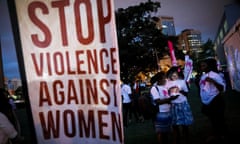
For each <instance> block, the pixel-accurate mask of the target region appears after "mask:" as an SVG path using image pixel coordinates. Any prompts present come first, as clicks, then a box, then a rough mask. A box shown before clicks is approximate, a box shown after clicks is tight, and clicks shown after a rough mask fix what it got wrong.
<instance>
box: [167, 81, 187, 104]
mask: <svg viewBox="0 0 240 144" xmlns="http://www.w3.org/2000/svg"><path fill="white" fill-rule="evenodd" d="M166 87H167V88H168V89H169V88H171V87H177V88H178V89H179V91H184V92H188V87H187V84H186V81H185V80H182V79H179V80H174V81H168V82H167V85H166ZM179 91H178V92H175V93H170V96H174V95H179V96H178V98H176V99H175V100H172V101H171V102H172V103H182V102H184V101H187V97H186V96H184V95H183V94H182V93H180V92H179Z"/></svg>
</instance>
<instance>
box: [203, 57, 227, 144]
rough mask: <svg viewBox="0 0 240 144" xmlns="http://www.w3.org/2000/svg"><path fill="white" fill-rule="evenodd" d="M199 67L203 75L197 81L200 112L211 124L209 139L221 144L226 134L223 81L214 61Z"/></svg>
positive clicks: (209, 60) (206, 62)
mask: <svg viewBox="0 0 240 144" xmlns="http://www.w3.org/2000/svg"><path fill="white" fill-rule="evenodd" d="M199 66H200V70H201V72H202V73H203V74H202V76H201V78H200V81H199V87H200V96H201V102H202V112H203V114H205V115H206V116H207V117H208V119H209V120H210V122H211V125H212V130H213V137H211V139H213V140H214V141H218V142H221V141H223V138H224V135H225V133H226V123H225V116H224V111H225V102H224V99H223V95H222V92H224V91H225V87H226V84H225V80H224V79H223V77H222V76H221V75H220V74H219V73H218V71H217V62H216V60H215V59H206V60H203V61H201V62H200V65H199Z"/></svg>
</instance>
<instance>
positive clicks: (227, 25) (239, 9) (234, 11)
mask: <svg viewBox="0 0 240 144" xmlns="http://www.w3.org/2000/svg"><path fill="white" fill-rule="evenodd" d="M239 18H240V5H239V4H229V5H226V6H225V7H224V13H223V15H222V18H221V21H220V24H219V26H218V30H217V34H216V37H215V40H214V50H215V51H216V54H217V59H218V60H219V61H220V64H221V66H223V68H225V67H226V66H227V60H226V56H225V50H224V46H223V42H222V41H223V39H224V37H225V36H226V35H227V34H228V32H229V30H230V29H231V28H232V27H233V26H234V24H235V23H236V21H237V20H238V19H239Z"/></svg>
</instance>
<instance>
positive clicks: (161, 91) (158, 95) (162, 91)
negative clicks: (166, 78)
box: [150, 85, 171, 112]
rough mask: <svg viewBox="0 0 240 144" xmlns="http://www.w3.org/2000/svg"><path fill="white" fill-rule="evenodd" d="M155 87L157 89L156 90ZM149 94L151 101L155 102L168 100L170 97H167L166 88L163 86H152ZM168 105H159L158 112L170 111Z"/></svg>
mask: <svg viewBox="0 0 240 144" xmlns="http://www.w3.org/2000/svg"><path fill="white" fill-rule="evenodd" d="M156 87H157V88H158V89H156ZM150 92H151V95H152V97H153V100H157V99H160V100H162V99H166V98H169V97H170V96H169V95H168V90H167V88H166V87H164V86H159V85H157V86H153V87H152V88H151V90H150ZM170 106H171V105H170V104H167V103H165V104H161V105H159V112H169V111H170Z"/></svg>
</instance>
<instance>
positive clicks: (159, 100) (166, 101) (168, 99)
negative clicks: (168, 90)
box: [154, 95, 179, 105]
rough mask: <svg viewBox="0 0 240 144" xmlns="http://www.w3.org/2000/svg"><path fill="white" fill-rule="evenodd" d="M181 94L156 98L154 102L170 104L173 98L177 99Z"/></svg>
mask: <svg viewBox="0 0 240 144" xmlns="http://www.w3.org/2000/svg"><path fill="white" fill-rule="evenodd" d="M178 96H179V95H176V96H171V97H169V98H166V99H156V100H154V102H155V103H156V104H158V105H161V104H166V103H167V104H169V103H171V101H172V100H175V99H176V98H177V97H178Z"/></svg>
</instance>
